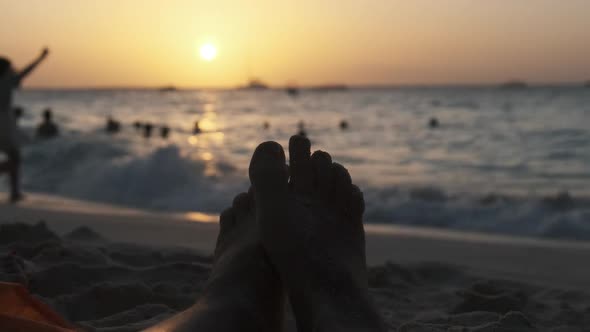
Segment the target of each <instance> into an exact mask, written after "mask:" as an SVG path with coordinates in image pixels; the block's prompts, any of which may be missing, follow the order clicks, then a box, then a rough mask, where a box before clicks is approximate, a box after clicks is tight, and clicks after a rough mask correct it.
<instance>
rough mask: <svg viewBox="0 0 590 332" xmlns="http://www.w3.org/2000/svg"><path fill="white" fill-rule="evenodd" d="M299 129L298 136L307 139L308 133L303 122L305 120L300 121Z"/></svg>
mask: <svg viewBox="0 0 590 332" xmlns="http://www.w3.org/2000/svg"><path fill="white" fill-rule="evenodd" d="M297 128H299V131H298V132H297V135H299V136H304V137H307V131H306V130H305V122H303V120H302V121H299V123H298V124H297Z"/></svg>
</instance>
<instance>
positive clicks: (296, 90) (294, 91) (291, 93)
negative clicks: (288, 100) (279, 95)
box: [285, 86, 299, 97]
mask: <svg viewBox="0 0 590 332" xmlns="http://www.w3.org/2000/svg"><path fill="white" fill-rule="evenodd" d="M285 92H287V94H288V95H289V96H291V97H296V96H298V95H299V88H297V87H294V86H289V87H287V88H286V89H285Z"/></svg>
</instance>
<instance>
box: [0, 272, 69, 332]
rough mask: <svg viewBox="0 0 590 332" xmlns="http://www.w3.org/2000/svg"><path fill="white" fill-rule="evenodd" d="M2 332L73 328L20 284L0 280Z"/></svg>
mask: <svg viewBox="0 0 590 332" xmlns="http://www.w3.org/2000/svg"><path fill="white" fill-rule="evenodd" d="M0 330H1V331H2V332H74V331H76V330H75V328H74V327H73V326H72V325H71V324H70V323H68V322H67V321H66V320H65V319H63V318H62V317H61V316H59V314H57V313H56V312H55V311H53V310H52V309H51V308H50V307H49V306H47V305H46V304H45V303H43V302H41V301H39V300H37V299H36V298H34V297H33V296H31V294H30V293H29V292H28V291H27V289H26V288H25V287H24V286H22V285H20V284H13V283H6V282H0Z"/></svg>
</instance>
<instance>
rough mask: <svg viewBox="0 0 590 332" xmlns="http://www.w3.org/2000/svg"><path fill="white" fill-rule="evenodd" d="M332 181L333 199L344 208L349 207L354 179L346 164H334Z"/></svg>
mask: <svg viewBox="0 0 590 332" xmlns="http://www.w3.org/2000/svg"><path fill="white" fill-rule="evenodd" d="M332 181H333V184H332V194H331V197H332V201H333V202H334V203H336V204H337V205H339V206H341V207H342V208H343V209H345V208H347V204H348V203H349V202H350V201H351V196H352V179H351V178H350V174H348V171H347V170H346V168H344V166H342V165H340V164H338V163H333V164H332Z"/></svg>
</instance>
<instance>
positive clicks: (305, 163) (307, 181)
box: [289, 135, 313, 194]
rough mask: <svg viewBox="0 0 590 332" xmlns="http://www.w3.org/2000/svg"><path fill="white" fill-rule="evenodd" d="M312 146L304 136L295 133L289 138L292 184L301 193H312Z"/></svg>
mask: <svg viewBox="0 0 590 332" xmlns="http://www.w3.org/2000/svg"><path fill="white" fill-rule="evenodd" d="M310 148H311V143H310V142H309V139H307V138H306V137H304V136H300V135H295V136H292V137H291V139H290V140H289V170H290V176H291V181H290V184H291V188H293V190H294V191H295V192H297V193H300V194H308V193H310V192H311V190H312V186H313V172H312V167H311V156H310V155H311V151H310Z"/></svg>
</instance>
